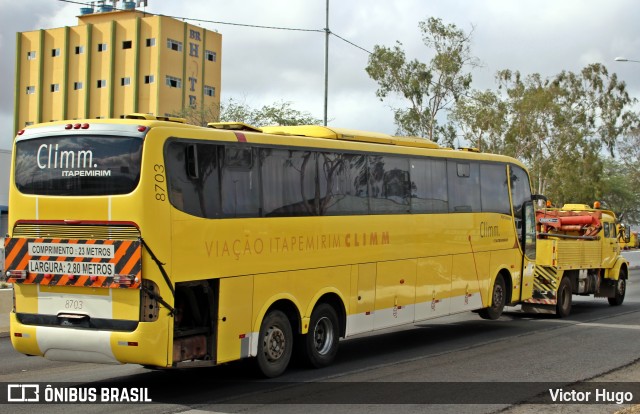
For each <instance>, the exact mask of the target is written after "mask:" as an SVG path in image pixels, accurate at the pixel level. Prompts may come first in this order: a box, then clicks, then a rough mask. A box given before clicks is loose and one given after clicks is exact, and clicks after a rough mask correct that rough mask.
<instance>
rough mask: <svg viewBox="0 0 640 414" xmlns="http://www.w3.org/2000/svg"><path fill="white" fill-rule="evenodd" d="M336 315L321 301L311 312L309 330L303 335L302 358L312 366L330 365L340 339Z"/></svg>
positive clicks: (333, 310)
mask: <svg viewBox="0 0 640 414" xmlns="http://www.w3.org/2000/svg"><path fill="white" fill-rule="evenodd" d="M338 328H339V322H338V315H337V314H336V311H335V309H333V307H332V306H331V305H329V304H327V303H321V304H319V305H318V306H316V308H315V309H314V310H313V312H312V313H311V322H310V325H309V332H308V333H307V334H306V335H304V351H305V352H304V359H305V361H306V362H308V363H309V364H310V365H311V366H312V367H315V368H322V367H326V366H328V365H330V364H331V363H332V362H333V360H334V359H335V356H336V354H337V353H338V343H339V340H340V333H339V332H340V331H339V329H338Z"/></svg>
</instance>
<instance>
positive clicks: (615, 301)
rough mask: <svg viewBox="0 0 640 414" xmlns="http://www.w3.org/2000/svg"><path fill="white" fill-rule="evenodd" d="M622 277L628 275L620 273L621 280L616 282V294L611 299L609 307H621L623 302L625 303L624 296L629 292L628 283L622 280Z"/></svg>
mask: <svg viewBox="0 0 640 414" xmlns="http://www.w3.org/2000/svg"><path fill="white" fill-rule="evenodd" d="M622 276H625V277H626V276H627V273H626V272H624V274H623V271H620V278H619V279H618V281H617V282H616V294H615V296H614V297H612V298H609V299H608V300H609V305H611V306H620V305H622V302H624V295H625V293H626V292H627V281H626V280H625V279H623V278H622Z"/></svg>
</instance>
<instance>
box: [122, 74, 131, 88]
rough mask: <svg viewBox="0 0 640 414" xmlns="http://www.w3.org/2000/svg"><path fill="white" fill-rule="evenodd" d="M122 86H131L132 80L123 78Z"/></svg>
mask: <svg viewBox="0 0 640 414" xmlns="http://www.w3.org/2000/svg"><path fill="white" fill-rule="evenodd" d="M120 85H121V86H128V85H131V78H130V77H128V76H127V77H126V78H121V79H120Z"/></svg>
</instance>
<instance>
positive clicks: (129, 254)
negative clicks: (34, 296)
mask: <svg viewBox="0 0 640 414" xmlns="http://www.w3.org/2000/svg"><path fill="white" fill-rule="evenodd" d="M5 256H6V259H5V267H6V269H7V270H12V271H13V270H15V271H21V270H23V271H26V273H27V275H26V278H22V279H15V280H10V282H14V283H24V284H34V283H35V284H43V285H64V286H88V287H128V288H136V287H138V286H139V284H140V275H141V268H142V248H141V243H140V241H139V240H74V239H26V238H24V239H23V238H8V239H5Z"/></svg>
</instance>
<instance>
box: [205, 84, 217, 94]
mask: <svg viewBox="0 0 640 414" xmlns="http://www.w3.org/2000/svg"><path fill="white" fill-rule="evenodd" d="M204 94H205V95H207V96H216V88H215V87H214V86H206V85H205V86H204Z"/></svg>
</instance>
